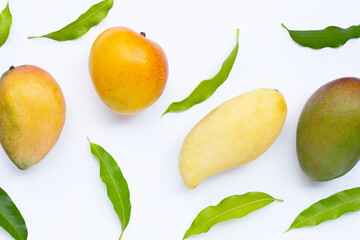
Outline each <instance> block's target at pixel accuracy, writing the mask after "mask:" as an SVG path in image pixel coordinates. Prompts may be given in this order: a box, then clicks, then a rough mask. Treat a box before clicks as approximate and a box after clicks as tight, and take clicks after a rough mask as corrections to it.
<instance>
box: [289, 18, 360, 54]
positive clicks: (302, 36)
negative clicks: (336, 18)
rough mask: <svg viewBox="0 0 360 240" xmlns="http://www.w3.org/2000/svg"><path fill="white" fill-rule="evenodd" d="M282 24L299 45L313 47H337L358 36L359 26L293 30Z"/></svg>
mask: <svg viewBox="0 0 360 240" xmlns="http://www.w3.org/2000/svg"><path fill="white" fill-rule="evenodd" d="M282 26H283V27H284V28H285V29H286V30H287V31H288V32H289V34H290V37H291V38H292V39H293V40H294V41H295V42H296V43H298V44H299V45H301V46H303V47H309V48H313V49H322V48H325V47H331V48H338V47H341V46H342V45H344V44H345V43H346V42H347V41H349V40H350V39H352V38H359V37H360V26H351V27H349V28H346V29H343V28H339V27H335V26H330V27H327V28H325V29H323V30H309V31H294V30H289V29H288V28H287V27H285V25H284V24H282Z"/></svg>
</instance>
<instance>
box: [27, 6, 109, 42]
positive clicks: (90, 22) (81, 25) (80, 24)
mask: <svg viewBox="0 0 360 240" xmlns="http://www.w3.org/2000/svg"><path fill="white" fill-rule="evenodd" d="M113 4H114V0H104V1H102V2H99V3H97V4H95V5H94V6H92V7H91V8H90V9H89V10H87V12H86V13H84V14H83V15H81V16H80V17H79V18H78V19H77V20H76V21H75V22H72V23H70V24H69V25H67V26H65V27H64V28H62V29H60V30H59V31H56V32H52V33H49V34H46V35H43V36H34V37H29V39H30V38H50V39H53V40H56V41H68V40H74V39H77V38H79V37H81V36H82V35H84V34H85V33H87V32H88V31H89V30H90V28H92V27H94V26H96V25H98V24H99V23H100V22H101V21H102V20H103V19H104V18H105V17H106V16H107V15H108V13H109V11H110V9H111V8H112V6H113Z"/></svg>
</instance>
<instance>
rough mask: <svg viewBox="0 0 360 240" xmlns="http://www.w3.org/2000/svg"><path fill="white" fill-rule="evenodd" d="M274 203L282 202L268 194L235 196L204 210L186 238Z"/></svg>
mask: <svg viewBox="0 0 360 240" xmlns="http://www.w3.org/2000/svg"><path fill="white" fill-rule="evenodd" d="M273 201H282V200H278V199H275V198H273V197H271V196H270V195H268V194H266V193H261V192H249V193H246V194H244V195H234V196H230V197H228V198H225V199H224V200H222V201H221V202H220V203H219V205H217V206H210V207H207V208H205V209H204V210H202V211H201V212H200V213H199V215H198V216H197V217H196V218H195V220H194V221H193V223H192V225H191V227H190V228H189V229H188V230H187V231H186V233H185V235H184V238H183V239H186V238H188V237H190V236H193V235H197V234H201V233H206V232H208V231H209V230H210V229H211V228H212V227H213V226H214V225H215V224H217V223H219V222H224V221H227V220H230V219H236V218H242V217H244V216H246V215H248V214H249V213H251V212H253V211H255V210H257V209H260V208H263V207H265V206H266V205H268V204H270V203H272V202H273Z"/></svg>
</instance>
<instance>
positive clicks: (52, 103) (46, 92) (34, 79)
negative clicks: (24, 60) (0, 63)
mask: <svg viewBox="0 0 360 240" xmlns="http://www.w3.org/2000/svg"><path fill="white" fill-rule="evenodd" d="M64 121H65V100H64V96H63V94H62V91H61V88H60V86H59V85H58V84H57V82H56V81H55V79H54V78H53V77H52V76H51V75H50V74H49V73H47V72H46V71H44V70H43V69H41V68H38V67H35V66H31V65H23V66H19V67H16V68H14V67H11V68H10V70H8V71H7V72H5V73H4V75H3V76H2V77H1V78H0V143H1V145H2V147H3V148H4V150H5V152H6V153H7V155H8V156H9V158H10V159H11V160H12V161H13V162H14V163H15V165H16V166H17V167H18V168H19V169H22V170H25V169H27V168H29V167H31V166H33V165H34V164H36V163H38V162H40V161H41V160H42V159H43V158H44V157H45V156H46V155H47V154H48V153H49V151H50V150H51V149H52V148H53V146H54V145H55V143H56V142H57V140H58V138H59V136H60V133H61V131H62V128H63V125H64Z"/></svg>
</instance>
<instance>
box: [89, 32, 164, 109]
mask: <svg viewBox="0 0 360 240" xmlns="http://www.w3.org/2000/svg"><path fill="white" fill-rule="evenodd" d="M89 69H90V75H91V78H92V81H93V84H94V86H95V89H96V91H97V93H98V94H99V96H100V98H101V99H102V101H103V102H104V103H105V104H106V105H107V106H108V107H109V108H111V109H112V110H114V111H116V112H119V113H122V114H135V113H138V112H140V111H142V110H144V109H145V108H147V107H149V106H150V105H152V104H153V103H154V102H155V101H156V100H157V99H158V98H159V97H160V96H161V94H162V92H163V90H164V88H165V85H166V82H167V78H168V62H167V59H166V55H165V53H164V51H163V50H162V49H161V47H160V46H159V45H158V44H157V43H155V42H153V41H151V40H148V39H146V38H145V34H144V33H141V34H137V33H136V32H134V31H132V30H130V29H128V28H125V27H114V28H110V29H108V30H106V31H105V32H103V33H102V34H101V35H100V36H99V37H98V38H97V39H96V41H95V43H94V45H93V47H92V49H91V53H90V60H89Z"/></svg>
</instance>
